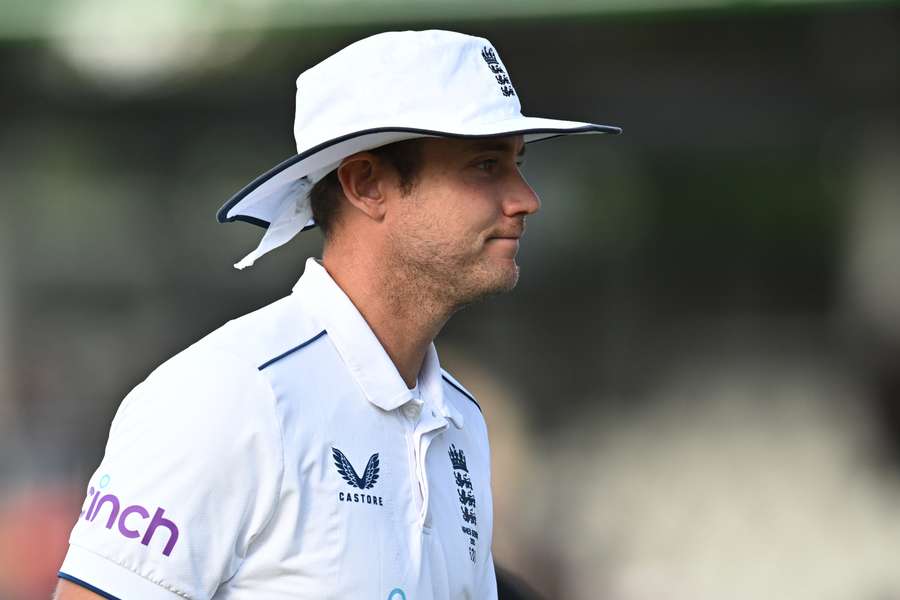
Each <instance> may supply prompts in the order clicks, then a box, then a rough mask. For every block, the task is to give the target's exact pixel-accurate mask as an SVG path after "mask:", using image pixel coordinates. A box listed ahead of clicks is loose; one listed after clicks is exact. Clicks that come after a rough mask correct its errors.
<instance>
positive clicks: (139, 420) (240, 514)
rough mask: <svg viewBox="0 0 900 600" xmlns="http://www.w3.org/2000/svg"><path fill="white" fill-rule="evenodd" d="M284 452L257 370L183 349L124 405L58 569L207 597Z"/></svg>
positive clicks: (256, 528)
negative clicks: (64, 557)
mask: <svg viewBox="0 0 900 600" xmlns="http://www.w3.org/2000/svg"><path fill="white" fill-rule="evenodd" d="M283 463H284V461H283V449H282V442H281V433H280V427H279V425H278V422H277V420H276V417H275V408H274V398H273V393H272V391H271V388H270V387H269V385H268V383H267V382H266V381H265V379H264V378H263V377H262V376H261V375H260V374H259V372H258V370H257V369H255V368H253V367H252V366H249V365H246V364H244V363H243V362H242V361H240V360H239V359H238V358H236V357H232V356H230V355H229V354H228V353H226V352H224V351H218V350H216V351H213V350H210V349H209V348H200V349H198V348H197V346H194V347H192V348H191V349H188V350H186V351H185V352H183V353H181V354H179V355H177V356H176V357H174V358H173V359H171V360H170V361H168V362H167V363H165V364H164V365H163V366H161V367H160V368H159V369H157V370H156V371H155V372H154V373H153V374H151V376H150V377H148V379H147V380H146V381H144V382H143V383H141V384H140V385H139V386H138V387H136V388H135V389H134V390H133V391H132V392H131V393H130V394H129V395H128V396H127V397H126V399H125V400H124V401H123V402H122V404H121V406H120V407H119V410H118V412H117V414H116V416H115V418H114V419H113V424H112V427H111V430H110V435H109V441H108V443H107V446H106V451H105V454H104V457H103V460H102V461H101V463H100V466H99V468H98V469H97V470H96V472H95V473H94V475H93V476H92V477H91V479H90V481H89V483H88V489H87V497H86V499H85V502H84V507H83V510H82V513H81V516H80V517H79V519H78V522H77V524H76V525H75V527H74V529H73V531H72V534H71V536H70V538H69V544H70V545H69V552H68V554H67V555H66V559H65V562H64V563H63V566H62V567H61V569H60V577H63V578H66V579H71V580H74V581H76V582H78V583H81V584H82V585H86V586H88V587H93V588H95V589H96V590H99V591H101V592H103V593H105V594H107V595H109V596H113V597H117V598H148V599H151V600H155V599H156V598H159V599H163V598H166V599H169V600H171V599H173V598H190V599H192V600H199V599H208V598H211V597H212V596H213V595H214V594H215V592H216V589H217V588H218V587H219V585H220V584H221V583H222V582H224V581H226V580H228V579H229V578H230V577H232V576H233V575H234V574H235V572H236V571H237V569H238V567H239V566H240V564H241V562H242V560H243V558H244V557H245V556H246V555H247V552H248V547H249V546H250V544H251V543H252V542H253V540H254V538H255V537H256V536H257V535H258V534H259V533H260V532H261V530H262V529H263V528H264V527H265V526H266V524H267V523H268V521H269V520H270V518H271V517H272V515H273V513H274V510H275V506H276V504H277V499H278V495H279V493H280V486H281V478H282V475H283Z"/></svg>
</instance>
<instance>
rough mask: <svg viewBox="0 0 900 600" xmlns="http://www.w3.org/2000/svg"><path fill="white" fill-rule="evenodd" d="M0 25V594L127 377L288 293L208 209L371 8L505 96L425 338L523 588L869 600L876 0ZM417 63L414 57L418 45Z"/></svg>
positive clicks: (891, 210) (300, 243) (890, 68)
mask: <svg viewBox="0 0 900 600" xmlns="http://www.w3.org/2000/svg"><path fill="white" fill-rule="evenodd" d="M0 8H2V11H0V12H2V15H3V16H2V17H0V89H2V93H0V111H2V119H0V180H2V192H0V598H4V599H11V600H33V599H35V600H36V599H46V598H47V597H48V595H49V592H50V590H51V588H52V587H53V585H54V580H55V573H56V569H57V567H58V566H59V564H60V562H61V560H62V557H63V554H64V552H65V548H66V539H67V536H68V532H69V529H70V528H71V526H72V525H73V524H74V522H75V519H76V517H77V515H78V511H79V510H80V507H81V503H82V499H83V497H84V486H85V482H86V481H87V478H88V476H89V475H90V474H91V473H92V471H93V469H94V468H95V466H96V465H97V463H98V462H99V460H100V457H101V455H102V452H103V445H104V442H105V439H106V435H107V432H108V428H109V424H110V421H111V419H112V416H113V414H114V412H115V410H116V407H117V406H118V403H119V402H120V401H121V399H122V398H123V397H124V395H125V394H126V393H127V392H128V391H129V390H130V389H131V388H132V387H133V386H134V385H136V384H137V383H138V382H139V381H141V380H142V379H143V378H144V377H145V376H146V375H147V374H148V373H149V372H150V371H151V370H152V369H153V368H154V367H155V366H156V365H158V364H159V363H160V362H162V361H163V360H164V359H166V358H168V357H169V356H170V355H172V354H174V353H175V352H177V351H178V350H180V349H181V348H183V347H185V346H187V345H188V344H190V343H191V342H193V341H194V340H196V339H198V338H199V337H201V336H203V335H204V334H205V333H207V332H208V331H210V330H212V329H214V328H215V327H217V326H218V325H220V324H222V323H223V322H225V321H226V320H228V319H230V318H233V317H234V316H237V315H240V314H242V313H244V312H247V311H249V310H251V309H254V308H257V307H259V306H262V305H264V304H266V303H268V302H270V301H272V300H274V299H276V298H278V297H281V296H283V295H285V294H287V293H289V291H290V288H291V286H292V285H293V283H294V282H295V281H296V279H297V278H298V277H299V275H300V272H301V270H302V266H303V262H304V260H305V258H306V257H307V256H310V255H317V254H318V253H319V251H320V246H321V238H320V237H319V234H318V233H317V232H316V233H310V234H306V235H304V236H302V237H301V238H299V239H297V240H295V241H294V242H293V243H292V244H290V245H289V246H286V247H285V248H282V249H280V250H279V251H277V252H275V253H273V254H272V255H270V256H267V257H265V258H264V259H262V260H261V261H260V262H259V263H258V264H257V266H255V267H253V268H252V269H249V270H247V271H245V272H238V271H235V270H234V269H233V268H232V266H231V265H232V263H234V262H235V261H236V260H237V259H239V258H240V257H241V256H243V255H244V254H245V253H246V252H247V251H249V250H250V249H251V248H253V247H255V245H256V243H257V240H258V238H259V236H260V233H261V230H259V229H257V228H255V227H253V226H250V225H246V224H231V225H228V226H221V225H218V224H216V222H215V220H214V213H215V211H216V209H218V207H219V206H220V205H221V204H222V203H224V201H225V200H227V199H228V198H229V196H230V195H231V194H232V193H234V192H235V191H237V190H238V189H240V188H241V187H242V186H243V185H244V184H246V183H247V182H249V181H250V180H251V179H252V178H254V177H255V176H256V175H257V174H259V173H260V172H262V171H264V170H266V169H268V168H269V167H270V166H272V165H274V164H275V163H277V162H279V161H280V160H282V159H284V158H287V157H288V156H290V155H292V154H293V152H294V148H293V143H294V142H293V139H292V131H291V127H292V118H293V98H294V80H295V78H296V76H297V75H298V74H299V73H300V71H302V70H304V69H305V68H307V67H309V66H311V65H313V64H314V63H316V62H318V61H319V60H321V59H322V58H324V57H326V56H328V55H329V54H331V53H333V52H334V51H336V50H338V49H340V48H341V47H343V46H345V45H346V44H348V43H350V42H352V41H355V40H357V39H360V38H362V37H365V36H367V35H370V34H372V33H376V32H379V31H384V30H389V29H407V28H411V29H421V28H443V29H458V30H461V31H464V32H467V33H472V34H476V35H482V36H485V37H488V38H489V39H490V40H491V41H492V42H493V43H494V45H495V46H496V47H497V48H498V49H499V51H500V53H501V56H502V57H503V59H504V62H505V63H506V66H507V67H508V69H509V72H510V74H511V76H512V79H513V82H514V84H515V85H516V89H517V91H518V93H519V97H520V99H521V100H522V104H523V112H524V113H525V114H533V115H548V116H558V117H561V118H568V119H575V120H588V121H594V122H599V123H609V124H615V125H620V126H622V127H624V129H625V133H624V135H622V136H620V137H602V136H595V137H573V138H567V139H557V140H551V141H545V142H540V143H537V144H534V145H533V146H531V147H530V148H529V152H528V159H527V163H526V165H525V174H526V177H527V178H528V179H529V181H530V182H531V183H532V185H533V187H534V188H535V189H536V190H537V191H538V193H539V194H540V195H541V197H542V199H543V210H542V212H541V214H539V215H537V216H536V217H534V218H533V219H532V220H531V221H529V229H528V235H527V236H526V239H525V243H524V244H523V249H522V251H521V253H520V258H521V260H520V264H521V265H522V278H521V283H520V285H519V287H518V289H517V290H516V292H515V293H513V294H511V295H507V296H504V297H499V298H496V299H492V300H490V301H487V302H485V303H483V304H481V305H478V306H473V307H471V308H469V309H468V310H466V311H464V312H462V313H460V314H459V315H457V316H456V317H455V318H454V319H453V320H452V321H451V323H450V324H449V326H448V327H447V328H446V330H445V331H444V332H443V333H442V335H441V337H440V338H439V340H438V347H439V349H440V350H441V352H442V360H443V363H444V365H445V366H446V367H447V368H448V369H449V370H450V371H451V372H453V373H454V374H455V375H456V376H457V377H458V378H459V379H461V380H462V381H463V382H464V383H465V384H466V385H467V387H469V388H470V389H471V390H472V391H473V392H475V394H476V395H477V396H479V399H480V402H481V405H482V406H483V408H484V412H485V414H486V417H487V420H488V424H489V427H490V430H491V436H492V445H493V450H494V478H495V483H494V488H495V503H496V505H495V514H496V531H495V541H494V550H495V556H496V559H497V561H498V562H499V563H501V564H503V565H505V566H506V567H507V568H509V569H510V570H511V571H513V572H515V573H518V574H519V575H521V577H522V578H523V579H524V581H526V582H527V583H528V584H529V585H531V586H532V587H534V588H535V589H536V590H538V591H540V592H541V593H542V594H544V595H545V596H546V597H547V598H571V599H584V600H588V599H597V598H607V599H615V600H649V599H654V600H656V599H659V598H666V599H667V600H681V599H691V600H705V599H709V600H713V599H716V600H719V599H722V598H729V599H736V600H741V599H759V598H790V599H792V600H806V599H808V600H830V599H833V600H889V599H897V598H900V76H898V73H900V5H898V4H897V3H888V2H880V3H873V2H846V1H843V2H842V1H829V2H817V1H815V0H803V1H790V0H785V1H776V0H773V1H767V2H752V1H745V2H730V1H725V0H640V1H635V0H631V1H629V0H597V1H587V0H570V1H567V2H555V3H549V2H542V1H538V0H530V1H528V0H523V1H519V2H502V1H500V0H480V1H478V2H475V1H468V0H466V1H458V2H447V1H438V0H435V1H432V2H411V1H405V0H392V1H390V2H381V3H374V2H364V1H361V0H360V1H355V2H351V1H333V2H323V1H313V0H306V1H299V0H298V1H288V0H257V1H252V0H227V1H221V2H217V3H207V2H201V1H199V0H193V1H189V0H155V1H154V2H136V1H130V0H129V1H124V0H123V1H119V2H104V1H101V0H52V1H51V0H46V1H42V2H27V1H24V0H23V1H22V2H10V0H6V1H5V2H4V3H3V6H2V7H0ZM423 68H427V65H423Z"/></svg>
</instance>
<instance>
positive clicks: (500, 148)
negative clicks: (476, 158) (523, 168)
mask: <svg viewBox="0 0 900 600" xmlns="http://www.w3.org/2000/svg"><path fill="white" fill-rule="evenodd" d="M525 146H526V144H522V148H521V149H520V150H519V151H518V152H517V153H516V156H525ZM512 149H513V144H511V143H509V142H503V141H500V140H479V141H476V142H473V143H472V150H477V151H485V150H489V151H495V152H509V151H510V150H512Z"/></svg>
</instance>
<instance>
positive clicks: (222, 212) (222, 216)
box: [216, 125, 622, 231]
mask: <svg viewBox="0 0 900 600" xmlns="http://www.w3.org/2000/svg"><path fill="white" fill-rule="evenodd" d="M591 131H597V132H601V133H611V134H613V135H618V134H620V133H622V128H621V127H613V126H611V125H585V126H583V127H576V128H574V129H556V128H538V129H519V130H515V131H504V132H501V133H491V134H465V133H447V132H446V131H433V130H430V129H418V128H415V127H376V128H373V129H364V130H362V131H355V132H353V133H348V134H346V135H342V136H340V137H336V138H334V139H331V140H328V141H326V142H322V143H321V144H319V145H318V146H313V147H312V148H310V149H309V150H306V151H305V152H303V153H301V154H297V155H295V156H292V157H290V158H289V159H287V160H285V161H282V162H281V163H279V164H277V165H275V166H274V167H272V168H271V169H269V170H268V171H266V172H265V173H263V174H262V175H260V176H259V177H257V178H256V179H254V180H253V181H251V182H250V183H249V184H247V185H246V186H244V187H243V189H241V190H240V191H239V192H238V193H237V194H235V195H234V196H232V197H231V199H229V200H228V202H226V203H225V204H224V205H222V208H220V209H219V210H218V212H217V213H216V220H217V221H218V222H219V223H231V222H233V221H244V222H245V223H252V224H253V225H258V226H259V227H262V228H264V229H265V228H268V227H269V222H268V221H265V220H264V219H259V218H257V217H251V216H247V215H235V216H233V217H229V216H228V211H230V210H231V209H232V208H234V206H235V205H236V204H238V203H239V202H240V201H241V200H243V199H244V198H246V197H247V196H249V195H250V194H251V193H252V192H253V191H254V190H256V189H257V188H258V187H259V186H261V185H262V184H264V183H265V182H266V181H268V180H269V179H271V178H272V177H275V176H276V175H278V174H279V173H281V172H282V171H284V170H285V169H287V168H288V167H291V166H293V165H295V164H297V163H299V162H301V161H303V160H306V159H307V158H309V157H310V156H312V155H313V154H316V153H318V152H321V151H322V150H325V149H326V148H330V147H331V146H334V145H337V144H339V143H341V142H345V141H347V140H350V139H354V138H358V137H362V136H364V135H369V134H373V133H388V132H397V133H419V134H422V135H423V136H429V137H447V138H458V139H469V138H472V139H474V138H491V137H505V136H509V135H525V134H530V133H555V134H557V135H553V136H549V137H546V138H541V139H540V140H533V141H532V142H530V143H533V142H540V141H543V140H549V139H552V138H555V137H560V136H564V135H568V134H576V133H588V132H591ZM313 227H315V225H309V226H307V227H304V228H303V230H302V231H306V230H307V229H311V228H313Z"/></svg>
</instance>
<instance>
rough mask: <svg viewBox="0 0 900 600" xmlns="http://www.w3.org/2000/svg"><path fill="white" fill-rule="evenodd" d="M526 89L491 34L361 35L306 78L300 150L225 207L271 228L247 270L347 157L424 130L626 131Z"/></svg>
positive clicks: (542, 135) (299, 220) (308, 211)
mask: <svg viewBox="0 0 900 600" xmlns="http://www.w3.org/2000/svg"><path fill="white" fill-rule="evenodd" d="M521 111H522V107H521V105H520V104H519V97H518V95H517V94H516V91H515V89H514V88H513V85H512V82H511V81H510V78H509V74H508V72H507V70H506V67H505V66H504V65H503V61H501V60H500V56H499V55H498V54H497V51H496V50H495V49H494V47H493V45H491V43H490V42H489V41H488V40H486V39H484V38H479V37H473V36H470V35H464V34H461V33H456V32H452V31H439V30H431V31H402V32H388V33H380V34H377V35H373V36H371V37H368V38H365V39H363V40H360V41H358V42H355V43H353V44H351V45H349V46H347V47H346V48H344V49H343V50H341V51H340V52H337V53H336V54H334V55H332V56H330V57H328V58H326V59H325V60H323V61H322V62H320V63H319V64H317V65H315V66H314V67H312V68H310V69H308V70H307V71H304V72H303V73H302V74H301V75H300V77H298V78H297V109H296V114H295V118H294V138H295V139H296V141H297V154H296V155H295V156H292V157H291V158H289V159H287V160H285V161H283V162H282V163H280V164H278V165H277V166H275V167H273V168H272V169H270V170H269V171H267V172H265V173H263V174H262V175H260V176H259V177H257V178H256V179H254V180H253V181H252V182H251V183H250V184H248V185H247V186H246V187H244V189H242V190H241V191H239V192H238V193H237V194H235V195H234V196H233V197H232V198H231V199H230V200H229V201H228V202H226V203H225V205H224V206H222V208H221V209H219V212H218V214H217V218H218V220H219V222H220V223H227V222H231V221H246V222H249V223H253V224H255V225H260V226H262V227H265V228H266V233H265V235H264V236H263V239H262V241H261V242H260V244H259V246H258V247H257V248H256V249H255V250H253V251H252V252H251V253H250V254H248V255H247V256H246V257H244V258H243V259H242V260H241V261H240V262H238V263H237V264H236V265H235V267H237V268H238V269H243V268H244V267H248V266H250V265H252V264H253V262H254V261H255V260H256V259H257V258H259V257H260V256H262V255H263V254H265V253H267V252H269V251H270V250H272V249H274V248H277V247H278V246H281V245H282V244H284V243H285V242H287V241H289V240H290V239H291V238H293V237H294V236H295V235H297V234H298V233H300V232H301V231H304V230H306V229H309V228H310V227H314V226H315V222H314V220H313V218H312V208H311V207H310V201H309V196H308V194H309V190H310V189H311V188H312V186H313V185H314V184H315V183H316V182H317V181H319V180H320V179H322V178H323V177H325V176H326V175H327V174H328V173H330V172H331V171H332V170H334V169H335V168H337V167H338V166H339V165H340V163H341V161H342V160H343V159H344V158H346V157H348V156H350V155H351V154H354V153H356V152H361V151H363V150H369V149H372V148H377V147H379V146H384V145H385V144H390V143H392V142H397V141H400V140H407V139H411V138H419V137H455V138H483V137H495V136H508V135H522V136H523V137H524V139H525V142H526V143H527V142H534V141H537V140H543V139H547V138H551V137H556V136H560V135H572V134H586V133H612V134H618V133H621V132H622V130H621V129H620V128H618V127H613V126H610V125H596V124H594V123H582V122H577V121H561V120H557V119H544V118H538V117H525V116H523V115H522V112H521Z"/></svg>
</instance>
